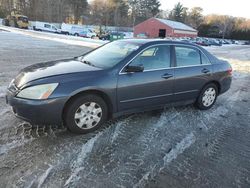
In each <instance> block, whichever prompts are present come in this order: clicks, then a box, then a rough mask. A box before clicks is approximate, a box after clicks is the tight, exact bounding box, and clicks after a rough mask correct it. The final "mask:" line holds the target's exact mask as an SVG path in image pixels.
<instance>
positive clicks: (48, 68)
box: [14, 59, 101, 88]
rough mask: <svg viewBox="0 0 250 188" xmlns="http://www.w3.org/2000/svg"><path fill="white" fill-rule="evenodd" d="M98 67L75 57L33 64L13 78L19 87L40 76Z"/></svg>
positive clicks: (93, 69)
mask: <svg viewBox="0 0 250 188" xmlns="http://www.w3.org/2000/svg"><path fill="white" fill-rule="evenodd" d="M98 70H101V69H100V68H97V67H93V66H90V65H87V64H85V63H82V62H80V61H77V60H76V59H67V60H58V61H51V62H46V63H39V64H34V65H31V66H29V67H26V68H24V69H23V70H21V71H20V73H19V74H18V75H17V77H16V78H15V80H14V84H15V86H16V87H18V88H20V87H22V86H23V85H24V84H26V83H28V82H30V81H34V80H37V79H41V78H46V77H50V76H57V75H62V74H70V73H77V72H86V71H98Z"/></svg>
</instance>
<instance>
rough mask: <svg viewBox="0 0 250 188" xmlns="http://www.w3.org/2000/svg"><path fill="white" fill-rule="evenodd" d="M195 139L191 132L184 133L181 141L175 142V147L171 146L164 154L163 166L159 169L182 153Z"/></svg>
mask: <svg viewBox="0 0 250 188" xmlns="http://www.w3.org/2000/svg"><path fill="white" fill-rule="evenodd" d="M195 140H196V138H195V136H194V134H193V133H190V134H188V135H186V137H185V138H184V139H183V140H181V142H179V143H177V144H176V146H175V148H173V149H172V150H171V151H170V152H169V153H167V154H166V155H165V156H164V158H163V161H164V166H163V167H162V168H161V169H160V171H161V170H162V169H163V168H164V167H165V166H167V165H168V164H169V163H170V162H172V161H173V160H174V159H176V158H177V157H178V155H180V154H182V153H183V152H184V151H185V150H186V149H187V148H189V147H190V146H191V145H192V144H193V143H194V142H195Z"/></svg>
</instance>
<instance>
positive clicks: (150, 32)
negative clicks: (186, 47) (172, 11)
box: [134, 18, 197, 38]
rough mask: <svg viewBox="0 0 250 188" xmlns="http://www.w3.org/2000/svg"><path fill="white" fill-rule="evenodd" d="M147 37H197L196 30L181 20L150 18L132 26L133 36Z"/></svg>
mask: <svg viewBox="0 0 250 188" xmlns="http://www.w3.org/2000/svg"><path fill="white" fill-rule="evenodd" d="M144 35H145V36H147V37H149V38H158V37H160V38H165V37H197V30H195V29H193V28H192V27H190V26H188V25H186V24H183V23H181V22H176V21H171V20H164V19H159V18H150V19H148V20H146V21H144V22H142V23H140V24H138V25H136V26H135V27H134V36H135V37H140V36H144Z"/></svg>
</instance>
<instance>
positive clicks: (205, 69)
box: [174, 46, 213, 101]
mask: <svg viewBox="0 0 250 188" xmlns="http://www.w3.org/2000/svg"><path fill="white" fill-rule="evenodd" d="M175 66H176V67H175V69H174V75H175V80H174V95H175V100H176V101H181V100H195V99H196V98H197V97H198V95H199V92H200V90H201V89H202V87H203V86H204V85H205V84H206V83H207V82H208V81H209V80H210V79H211V78H212V73H213V69H212V65H211V63H210V61H209V59H208V58H207V57H206V55H205V54H204V53H203V52H202V51H200V50H199V49H198V48H195V47H191V46H175Z"/></svg>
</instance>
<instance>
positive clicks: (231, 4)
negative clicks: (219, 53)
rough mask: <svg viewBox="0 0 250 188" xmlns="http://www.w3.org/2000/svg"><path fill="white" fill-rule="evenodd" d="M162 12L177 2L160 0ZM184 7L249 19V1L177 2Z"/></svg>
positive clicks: (209, 0) (174, 0) (182, 0)
mask: <svg viewBox="0 0 250 188" xmlns="http://www.w3.org/2000/svg"><path fill="white" fill-rule="evenodd" d="M160 2H161V4H162V7H161V9H163V10H166V9H168V10H170V9H173V7H174V5H175V4H176V3H178V0H160ZM179 2H181V3H182V4H183V5H184V6H185V7H188V8H192V7H195V6H196V7H197V6H199V7H202V8H203V10H204V12H203V13H204V14H205V15H206V14H212V13H215V14H226V15H231V16H236V17H245V18H250V0H179Z"/></svg>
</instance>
